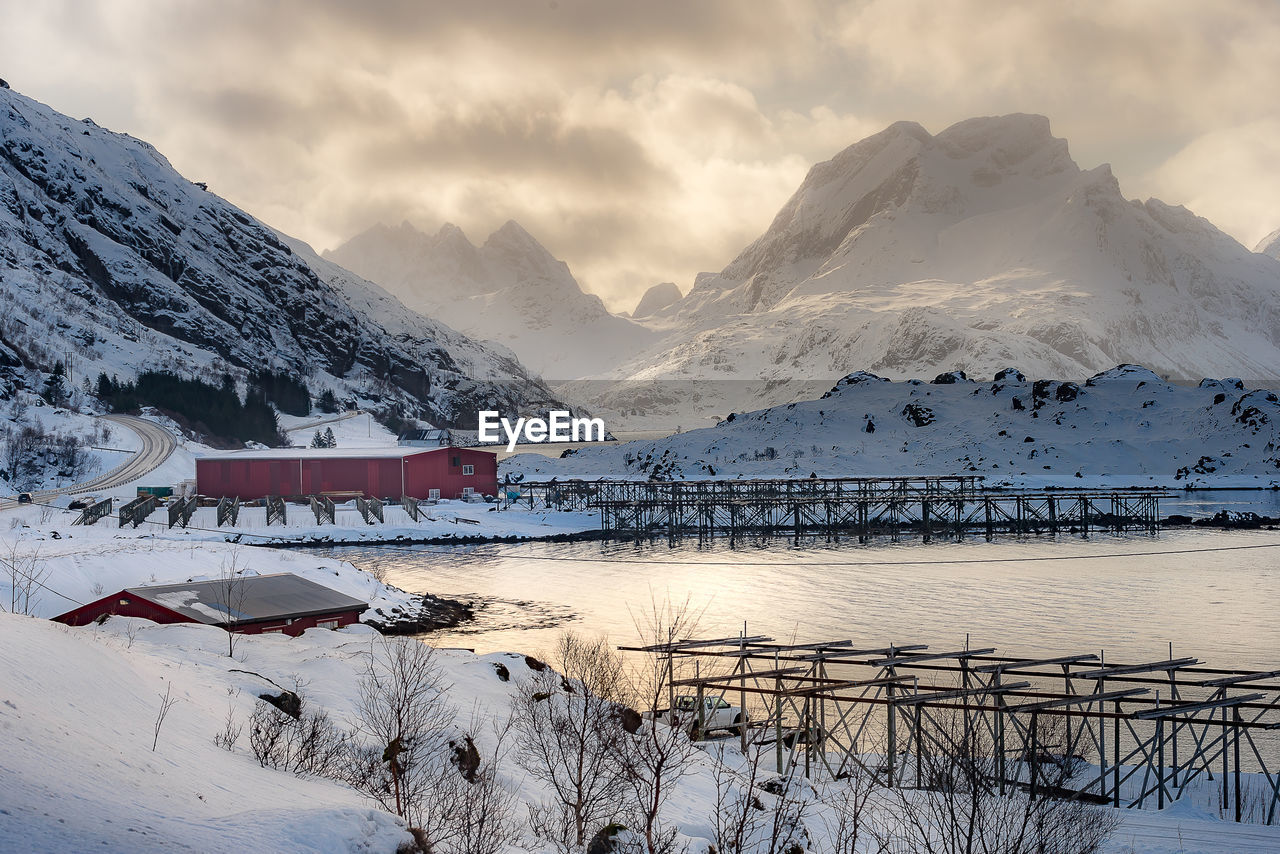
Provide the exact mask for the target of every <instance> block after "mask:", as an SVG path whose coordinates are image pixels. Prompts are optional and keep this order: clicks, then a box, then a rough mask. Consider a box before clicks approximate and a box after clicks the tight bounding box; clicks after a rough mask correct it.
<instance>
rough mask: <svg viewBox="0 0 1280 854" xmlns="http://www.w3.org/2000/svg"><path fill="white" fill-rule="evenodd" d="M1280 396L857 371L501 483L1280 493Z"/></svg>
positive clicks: (1208, 388) (1211, 384)
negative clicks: (708, 482) (764, 404)
mask: <svg viewBox="0 0 1280 854" xmlns="http://www.w3.org/2000/svg"><path fill="white" fill-rule="evenodd" d="M1277 424H1280V397H1277V395H1276V394H1275V393H1274V392H1270V391H1266V390H1250V389H1249V388H1248V387H1247V386H1246V385H1245V384H1244V383H1242V382H1241V381H1240V380H1237V379H1226V380H1203V381H1202V382H1201V383H1200V384H1199V385H1198V386H1186V385H1174V384H1171V383H1168V382H1165V381H1164V380H1162V379H1161V378H1160V377H1159V376H1157V375H1156V374H1154V373H1152V372H1151V371H1149V370H1147V369H1145V368H1140V367H1136V366H1133V365H1121V366H1120V367H1117V368H1113V369H1111V370H1108V371H1104V372H1102V373H1100V374H1097V375H1095V376H1093V377H1092V378H1090V379H1088V380H1086V381H1083V382H1081V383H1074V382H1063V381H1058V380H1039V381H1037V380H1033V379H1030V378H1027V377H1026V376H1025V375H1024V374H1022V373H1021V372H1020V371H1018V370H1016V369H1012V368H1010V369H1005V370H1002V371H997V372H996V374H995V379H994V380H987V381H985V382H977V381H974V380H971V379H968V378H967V377H965V375H964V374H963V373H960V372H948V373H946V374H942V375H940V376H938V377H937V378H935V379H934V380H933V381H932V382H928V383H926V382H923V381H921V380H908V381H906V382H892V381H890V380H888V379H885V378H883V377H878V376H875V375H874V374H870V373H865V372H861V371H859V372H858V373H854V374H850V375H849V376H847V377H845V378H843V379H842V380H840V381H839V382H838V383H836V385H835V387H834V388H832V389H831V390H830V391H829V392H827V393H826V394H825V395H823V396H822V397H821V398H819V399H816V400H808V401H804V402H802V403H791V404H786V405H784V406H777V407H772V408H769V409H764V410H759V411H756V412H750V413H747V414H745V415H743V414H739V415H731V416H730V417H729V418H728V419H726V420H725V421H723V422H721V423H720V424H719V425H717V426H715V427H707V428H704V429H701V430H693V431H690V432H688V433H680V434H677V435H673V436H668V437H666V438H663V439H659V440H656V441H643V442H642V441H636V442H627V443H623V444H621V445H613V446H607V447H597V448H582V449H580V450H578V451H575V452H574V453H573V454H572V455H570V456H567V457H565V458H563V459H549V458H547V457H542V456H538V455H536V454H523V455H520V456H517V457H512V458H510V459H508V460H507V461H505V462H504V463H503V472H504V474H512V475H520V474H523V475H526V476H528V477H530V478H533V479H545V478H548V477H559V478H571V477H583V478H588V479H590V478H597V477H619V476H623V477H630V478H639V479H645V478H649V477H657V478H659V479H666V478H674V479H682V478H690V479H706V478H751V477H799V478H803V477H808V476H810V475H811V474H816V475H818V476H819V477H852V476H867V477H876V476H886V477H892V476H900V475H922V476H923V475H953V474H975V475H982V476H984V477H985V478H986V480H987V484H988V485H1014V486H1033V487H1034V486H1044V485H1058V486H1064V487H1072V486H1084V487H1096V486H1125V485H1136V486H1161V487H1183V486H1191V485H1201V486H1237V487H1262V488H1266V487H1273V488H1274V487H1276V486H1277V485H1280V450H1278V449H1277V441H1280V434H1277Z"/></svg>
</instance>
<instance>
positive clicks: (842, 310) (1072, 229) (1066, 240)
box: [580, 115, 1280, 414]
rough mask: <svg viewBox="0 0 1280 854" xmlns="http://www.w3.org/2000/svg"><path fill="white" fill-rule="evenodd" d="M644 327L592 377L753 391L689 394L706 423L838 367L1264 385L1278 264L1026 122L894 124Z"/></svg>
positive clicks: (832, 374)
mask: <svg viewBox="0 0 1280 854" xmlns="http://www.w3.org/2000/svg"><path fill="white" fill-rule="evenodd" d="M662 314H663V320H664V325H665V326H666V327H667V328H669V329H671V330H673V331H672V332H671V333H670V334H668V335H666V336H664V337H663V338H662V340H661V341H660V342H659V343H657V344H656V345H654V346H653V347H651V348H650V349H649V350H647V351H646V352H644V353H642V354H640V355H639V356H637V357H635V358H633V359H630V360H628V361H627V362H625V363H624V364H623V365H620V366H619V367H618V368H616V369H614V370H613V371H611V372H610V374H609V375H610V376H613V377H617V378H629V379H635V380H644V381H654V380H657V381H672V380H685V379H695V380H701V381H705V380H709V379H712V380H752V381H754V382H751V383H745V382H740V383H737V384H721V385H723V390H721V391H719V392H717V391H716V388H715V386H716V384H707V383H705V382H703V383H702V385H703V387H704V393H703V395H702V398H703V401H704V404H705V405H707V406H713V405H715V404H716V402H717V401H718V402H719V405H721V406H722V407H723V408H722V409H720V410H719V411H720V413H721V414H723V413H724V412H725V411H728V410H729V409H741V408H750V407H755V406H760V405H767V404H771V403H776V402H779V401H785V400H787V399H795V398H794V396H793V395H792V393H791V386H789V385H788V383H790V382H793V381H795V380H815V379H822V380H827V381H831V380H834V379H835V378H836V377H839V376H843V375H844V374H846V373H848V372H849V371H850V370H855V369H867V370H873V371H876V372H878V373H882V374H885V375H888V376H892V377H895V378H907V377H912V376H925V377H929V376H933V375H934V374H936V373H938V372H939V371H941V370H952V369H962V370H965V371H967V372H969V373H970V374H972V375H976V376H988V377H989V376H991V375H992V373H993V372H994V371H996V370H998V369H999V368H1000V367H1001V366H1002V365H1006V364H1019V365H1021V366H1023V367H1024V368H1025V369H1026V370H1028V371H1029V372H1031V373H1034V374H1036V375H1039V376H1057V377H1065V378H1076V379H1081V378H1083V377H1086V376H1089V375H1090V374H1092V373H1094V372H1096V371H1098V370H1102V369H1105V368H1106V367H1107V366H1109V365H1115V364H1117V363H1121V362H1133V363H1140V364H1144V365H1148V366H1149V367H1151V368H1152V369H1153V370H1155V371H1156V372H1158V373H1160V374H1163V375H1166V376H1170V377H1174V378H1182V379H1196V378H1199V377H1201V376H1227V375H1231V376H1243V377H1247V378H1250V379H1256V380H1259V381H1263V382H1268V381H1271V380H1274V379H1275V378H1277V377H1280V262H1278V261H1277V260H1276V259H1274V258H1269V257H1266V256H1264V255H1260V254H1255V253H1252V252H1249V251H1248V250H1247V249H1245V248H1244V247H1243V246H1241V245H1240V244H1239V243H1237V242H1236V241H1235V240H1233V239H1232V238H1230V237H1228V236H1227V235H1226V234H1224V233H1222V232H1221V231H1219V230H1218V229H1217V228H1215V227H1214V226H1213V225H1212V224H1211V223H1209V222H1207V221H1206V220H1204V219H1201V218H1199V217H1197V216H1195V215H1194V214H1192V213H1191V212H1189V211H1187V210H1186V209H1184V208H1181V207H1173V206H1170V205H1166V204H1164V203H1163V202H1160V201H1158V200H1155V199H1151V200H1148V201H1146V202H1138V201H1129V200H1126V199H1125V198H1124V196H1123V195H1122V194H1121V191H1120V187H1119V185H1118V183H1117V181H1116V179H1115V177H1114V176H1113V175H1112V174H1111V171H1110V169H1109V167H1107V166H1105V165H1104V166H1099V167H1097V168H1095V169H1091V170H1087V171H1085V170H1081V169H1080V168H1079V167H1078V166H1077V165H1076V164H1075V162H1074V161H1072V159H1071V157H1070V156H1069V154H1068V151H1067V144H1066V142H1065V141H1064V140H1061V139H1057V138H1055V137H1053V136H1052V135H1051V134H1050V132H1049V122H1048V120H1047V119H1045V118H1043V117H1040V116H1030V115H1011V116H1003V117H999V118H978V119H970V120H968V121H964V122H960V123H959V124H956V125H954V126H952V127H950V128H947V129H946V130H944V131H942V132H941V133H939V134H937V135H936V136H934V135H930V134H929V133H928V132H927V131H925V129H924V128H922V127H921V126H919V125H917V124H914V123H910V122H900V123H898V124H894V125H892V126H891V127H889V128H887V129H886V130H884V131H882V132H881V133H878V134H876V135H874V136H872V137H869V138H867V139H865V140H863V141H861V142H859V143H857V144H855V145H853V146H851V147H849V148H848V149H846V150H845V151H842V152H841V153H839V154H838V155H836V156H835V157H834V158H832V159H831V160H829V161H826V162H825V163H819V164H818V165H816V166H814V167H813V168H812V169H811V170H810V172H809V174H808V176H807V177H806V178H805V180H804V182H803V183H802V184H801V186H800V188H799V189H798V190H797V191H796V193H795V194H794V195H793V196H792V198H791V199H790V201H788V202H787V203H786V205H785V206H784V207H783V208H782V210H781V211H780V212H779V213H778V215H777V216H776V217H775V219H774V221H773V223H772V225H770V226H769V228H768V230H767V231H766V232H765V233H764V234H763V235H761V237H760V238H759V239H757V240H756V241H755V242H753V243H752V244H751V245H750V246H748V247H747V248H746V249H744V250H743V251H742V252H741V254H739V256H738V257H737V258H736V259H734V260H733V262H732V263H730V264H729V265H728V266H727V267H725V268H724V269H723V270H722V271H721V272H720V273H718V274H705V273H704V274H701V275H699V277H698V279H697V281H696V283H695V285H694V287H693V289H692V290H691V292H690V293H689V294H688V295H687V296H686V297H685V298H684V299H682V300H681V301H680V302H678V303H676V304H675V305H673V306H671V307H669V308H668V309H666V310H665V311H664V312H662ZM586 391H589V389H582V390H580V392H586ZM613 394H614V396H621V395H622V392H614V393H613ZM671 397H672V398H674V399H675V400H677V401H678V400H681V399H684V400H687V399H688V397H689V396H688V395H684V394H675V395H671ZM610 402H611V403H612V404H613V406H614V408H617V409H623V408H625V406H626V404H625V401H620V400H614V401H610ZM710 411H715V410H714V409H711V410H710Z"/></svg>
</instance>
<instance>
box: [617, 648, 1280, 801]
mask: <svg viewBox="0 0 1280 854" xmlns="http://www.w3.org/2000/svg"><path fill="white" fill-rule="evenodd" d="M621 649H623V650H626V651H629V652H635V653H642V654H645V655H650V656H657V657H658V658H659V659H660V662H659V664H660V665H661V666H660V667H658V668H656V670H657V671H659V672H661V673H662V674H663V678H664V682H665V685H664V686H663V687H664V690H665V691H666V692H667V695H668V697H669V698H670V700H671V701H674V698H675V696H676V694H677V693H683V694H685V695H695V696H696V708H698V709H701V708H702V707H703V699H704V698H705V697H707V696H728V697H729V698H731V699H733V698H736V699H737V701H738V705H739V706H740V707H741V708H743V709H747V710H749V713H750V720H751V723H750V724H748V725H747V726H743V727H737V728H736V729H737V730H738V731H737V732H736V733H735V734H734V737H736V738H740V739H741V740H742V746H743V748H744V749H745V748H746V747H747V744H748V740H749V739H761V738H764V739H768V741H767V742H764V743H769V744H772V745H776V747H775V748H774V749H775V751H776V757H775V758H776V763H777V770H778V772H779V773H788V772H800V771H801V769H802V770H803V773H804V774H805V775H806V776H814V775H818V776H825V777H827V778H829V779H839V778H841V777H842V776H846V775H848V774H849V773H851V772H853V771H855V770H860V771H862V772H865V773H869V774H873V775H875V777H876V779H877V782H878V783H880V784H881V785H884V786H889V787H895V786H897V787H903V786H905V787H920V788H926V787H927V786H928V781H927V780H924V779H922V778H921V775H920V770H919V769H920V760H921V756H922V754H923V755H924V756H926V757H927V756H928V755H929V754H930V753H932V752H937V751H940V750H941V751H945V750H946V749H947V747H948V744H954V743H955V742H954V741H948V735H947V734H948V733H949V732H954V731H955V727H956V726H957V722H959V723H960V724H962V726H963V728H964V731H965V732H966V733H981V734H982V735H983V737H984V739H985V741H984V743H985V744H988V745H990V748H989V749H990V751H991V755H990V757H989V758H990V760H991V762H990V765H989V766H988V767H990V768H991V774H990V779H988V780H986V784H987V785H988V786H989V787H990V789H991V790H992V791H996V790H998V791H1000V792H1001V793H1004V792H1006V791H1009V790H1010V789H1014V788H1016V789H1019V790H1021V791H1023V792H1029V793H1030V796H1031V797H1032V798H1036V797H1058V798H1069V799H1076V800H1082V801H1086V802H1091V803H1095V804H1109V805H1112V806H1115V807H1128V808H1144V807H1156V808H1164V807H1165V806H1167V805H1168V804H1171V803H1173V802H1175V801H1177V800H1178V799H1179V798H1181V797H1182V796H1183V795H1184V793H1186V792H1188V791H1191V790H1192V789H1191V787H1192V785H1193V784H1197V785H1199V786H1201V789H1202V794H1203V788H1204V787H1205V786H1209V787H1212V789H1213V791H1214V792H1215V795H1214V797H1215V799H1216V801H1217V807H1218V809H1219V810H1220V811H1221V813H1222V815H1223V816H1224V817H1226V818H1234V819H1235V820H1236V821H1242V820H1253V821H1256V822H1263V823H1266V824H1273V823H1275V822H1276V821H1277V810H1278V808H1280V739H1277V737H1276V731H1277V730H1280V670H1267V671H1257V670H1246V669H1222V668H1217V667H1205V666H1202V665H1201V663H1200V661H1199V660H1198V659H1196V658H1194V657H1189V656H1184V657H1174V656H1173V654H1172V649H1171V650H1170V656H1169V658H1167V659H1163V660H1159V661H1150V662H1142V663H1134V664H1116V663H1113V662H1108V661H1107V660H1106V658H1105V654H1104V653H1102V652H1099V653H1078V654H1064V655H1050V656H1047V657H1042V658H1034V659H1033V658H1020V657H1010V656H1001V655H997V654H996V650H995V649H968V648H965V649H958V650H951V651H945V652H933V651H931V650H929V649H928V647H927V646H926V645H924V644H906V645H898V644H889V645H887V646H879V647H861V646H859V645H858V644H855V643H854V642H853V641H852V640H836V641H825V642H816V643H791V644H779V643H775V642H774V641H773V640H772V639H771V638H769V637H765V636H748V635H747V634H746V630H745V626H744V630H743V633H742V635H740V636H739V637H734V638H716V639H710V640H707V639H688V640H678V641H672V642H670V643H663V644H655V645H650V646H634V647H621ZM690 674H692V675H690ZM673 704H674V703H673ZM1046 721H1050V722H1053V723H1054V724H1055V725H1056V731H1057V732H1058V733H1059V741H1058V742H1057V743H1055V744H1052V745H1050V744H1046V743H1039V742H1038V739H1039V738H1040V737H1041V734H1042V733H1043V732H1044V731H1045V730H1046V727H1045V726H1043V724H1044V723H1045V722H1046ZM696 731H698V729H695V732H696ZM788 734H790V736H791V737H790V738H788ZM873 744H874V745H875V747H876V748H877V749H869V748H870V747H871V746H872V745H873ZM1051 753H1052V754H1054V755H1053V756H1050V755H1049V754H1051ZM872 756H874V757H876V758H875V759H871V758H870V757H872ZM1055 761H1071V762H1081V763H1083V764H1084V767H1087V768H1088V769H1089V771H1088V772H1087V773H1085V774H1084V776H1083V777H1081V778H1080V779H1079V780H1078V781H1077V782H1075V783H1073V788H1063V787H1061V786H1050V785H1048V784H1047V782H1046V780H1045V777H1046V774H1045V773H1044V769H1045V768H1046V767H1047V766H1046V764H1045V763H1047V762H1055ZM1243 775H1250V776H1251V777H1252V779H1253V783H1252V784H1250V783H1249V782H1248V779H1247V778H1244V776H1243ZM1246 805H1248V808H1249V811H1250V813H1251V814H1250V815H1249V816H1246V815H1245V808H1246Z"/></svg>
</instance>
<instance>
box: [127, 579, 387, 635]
mask: <svg viewBox="0 0 1280 854" xmlns="http://www.w3.org/2000/svg"><path fill="white" fill-rule="evenodd" d="M126 592H129V593H132V594H133V595H135V596H138V597H141V598H143V599H146V600H148V601H150V602H154V603H155V604H157V605H160V606H162V607H165V608H168V609H169V610H171V611H176V612H177V613H179V614H182V615H183V616H184V617H190V618H191V619H193V620H195V621H196V622H200V623H205V624H206V625H210V626H220V625H225V624H227V623H228V622H230V621H231V620H236V621H238V622H258V621H261V620H282V619H286V618H290V617H294V618H296V617H307V616H312V615H315V614H328V613H333V612H337V611H350V610H353V609H358V610H361V611H363V610H365V609H366V608H368V607H369V605H368V603H366V602H362V601H360V600H359V599H352V598H351V597H350V596H346V595H344V594H342V593H339V592H338V591H336V590H333V589H331V588H328V587H325V586H324V585H323V584H316V583H315V582H314V581H308V580H307V579H305V578H303V577H302V576H300V575H294V574H293V573H292V572H281V573H277V574H274V575H244V576H239V577H237V579H236V581H235V585H234V586H233V587H232V588H231V591H230V595H228V587H227V582H226V581H221V580H215V581H189V582H187V583H185V584H159V585H155V586H152V587H130V588H128V589H127V591H126ZM228 599H230V600H231V601H230V602H229V603H228V601H227V600H228Z"/></svg>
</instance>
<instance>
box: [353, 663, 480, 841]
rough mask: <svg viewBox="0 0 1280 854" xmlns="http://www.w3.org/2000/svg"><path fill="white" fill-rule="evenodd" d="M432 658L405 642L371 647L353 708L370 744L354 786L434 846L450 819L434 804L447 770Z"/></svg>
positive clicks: (440, 688)
mask: <svg viewBox="0 0 1280 854" xmlns="http://www.w3.org/2000/svg"><path fill="white" fill-rule="evenodd" d="M433 654H434V650H432V649H431V647H429V646H427V645H426V644H424V643H421V642H419V641H415V640H411V639H407V638H381V639H378V640H377V641H375V642H374V644H373V645H372V647H371V649H370V651H369V660H368V663H367V665H366V669H365V673H364V676H363V677H362V678H361V680H360V686H359V696H358V699H357V701H356V727H357V729H358V730H359V731H360V733H361V735H363V736H364V737H365V738H366V739H368V741H369V744H368V745H366V746H364V747H363V748H362V749H361V750H360V751H358V756H357V761H356V762H355V763H354V764H355V767H356V768H358V773H357V774H356V775H355V777H354V779H353V780H352V783H353V785H355V786H356V788H357V789H359V790H360V791H361V792H363V793H364V794H365V795H367V796H368V797H370V798H372V799H373V800H374V801H376V802H377V803H378V804H380V805H381V806H382V807H383V808H384V809H387V810H390V811H392V812H394V813H395V814H396V815H398V816H400V817H401V818H403V819H404V820H405V821H406V822H407V823H408V824H409V825H410V826H412V827H417V828H421V829H422V830H423V831H424V832H426V833H427V838H428V839H430V840H431V842H432V843H433V844H435V843H437V842H439V841H441V840H442V838H443V837H445V836H447V828H446V825H447V816H446V815H445V814H444V813H445V811H444V810H441V809H437V808H436V806H437V805H436V804H435V802H434V797H435V795H436V794H437V793H438V792H439V791H440V790H441V787H442V780H444V779H446V772H448V771H449V770H450V769H449V768H448V766H447V764H446V762H445V759H444V756H445V750H446V747H447V742H448V740H449V739H448V735H449V732H450V729H451V726H450V723H451V714H450V712H449V709H448V707H447V705H446V704H445V702H444V692H445V691H446V690H447V686H446V685H445V683H444V677H443V674H442V673H441V671H440V668H439V666H438V665H437V664H436V662H435V661H434V659H433ZM453 773H456V772H453Z"/></svg>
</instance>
